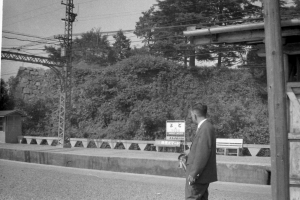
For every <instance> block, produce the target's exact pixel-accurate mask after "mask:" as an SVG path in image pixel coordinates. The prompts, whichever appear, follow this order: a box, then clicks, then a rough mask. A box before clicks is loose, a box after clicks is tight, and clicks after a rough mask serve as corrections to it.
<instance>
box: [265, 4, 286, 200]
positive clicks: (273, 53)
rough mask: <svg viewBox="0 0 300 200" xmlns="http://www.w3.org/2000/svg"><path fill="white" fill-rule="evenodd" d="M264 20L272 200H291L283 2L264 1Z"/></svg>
mask: <svg viewBox="0 0 300 200" xmlns="http://www.w3.org/2000/svg"><path fill="white" fill-rule="evenodd" d="M264 21H265V47H266V59H267V75H268V104H269V131H270V144H271V166H272V170H271V171H272V173H271V186H272V199H273V200H289V199H290V198H289V152H288V150H289V147H288V133H287V130H288V129H287V112H286V83H285V74H284V66H283V55H282V41H281V37H282V36H281V24H280V10H279V0H265V1H264Z"/></svg>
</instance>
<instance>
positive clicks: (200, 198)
mask: <svg viewBox="0 0 300 200" xmlns="http://www.w3.org/2000/svg"><path fill="white" fill-rule="evenodd" d="M208 186H209V183H204V184H203V183H194V184H193V185H189V182H188V180H186V184H185V199H186V200H192V199H193V200H208Z"/></svg>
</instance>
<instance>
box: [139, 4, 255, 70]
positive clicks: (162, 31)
mask: <svg viewBox="0 0 300 200" xmlns="http://www.w3.org/2000/svg"><path fill="white" fill-rule="evenodd" d="M157 2H158V4H157V9H155V8H154V7H151V8H150V9H149V10H148V11H146V12H143V13H142V14H143V16H141V17H140V20H139V22H137V23H136V31H135V34H136V35H137V36H139V37H142V38H144V41H145V43H146V45H147V46H149V48H150V51H151V53H152V54H154V55H157V54H158V55H162V56H164V57H166V58H170V59H172V60H179V61H183V60H184V61H185V62H186V57H187V56H189V57H190V65H193V64H194V59H195V58H197V59H198V60H214V59H217V60H218V64H219V65H220V63H221V62H222V63H225V64H230V63H232V62H233V61H235V60H236V58H238V54H236V53H235V51H237V49H238V47H236V46H233V45H231V46H225V47H224V46H216V45H209V46H203V47H197V48H195V47H194V46H193V45H191V42H189V41H188V40H187V39H186V38H184V37H183V33H182V32H183V31H184V30H185V29H186V27H187V26H189V25H193V26H195V25H196V26H197V27H198V28H201V27H210V26H215V25H219V26H223V25H229V24H235V23H241V22H243V20H245V19H244V18H245V17H248V19H247V21H249V20H250V19H249V17H255V18H256V17H259V16H261V8H259V7H258V6H256V5H254V4H252V0H211V1H203V0H187V1H180V0H165V1H160V0H158V1H157ZM216 47H222V48H220V49H219V48H216ZM230 49H231V51H230ZM215 55H217V56H215Z"/></svg>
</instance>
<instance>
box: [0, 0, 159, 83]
mask: <svg viewBox="0 0 300 200" xmlns="http://www.w3.org/2000/svg"><path fill="white" fill-rule="evenodd" d="M63 1H64V2H66V0H63ZM2 2H3V17H2V20H1V21H2V31H11V32H14V33H21V34H27V35H34V36H40V37H50V36H54V35H58V34H63V33H64V21H62V20H61V19H62V18H64V17H65V6H64V5H61V0H3V1H1V3H2ZM73 3H74V6H75V8H74V13H77V14H78V16H77V17H76V21H75V22H74V23H73V33H74V34H76V33H84V32H87V31H90V30H91V29H92V28H100V30H101V31H118V30H120V29H122V30H129V29H134V28H135V24H136V22H137V21H138V20H139V17H140V16H142V14H141V13H142V12H143V11H147V10H148V9H149V8H150V7H151V6H152V5H153V4H156V0H73ZM126 36H127V37H129V38H130V39H131V40H132V46H137V47H139V46H141V45H142V44H141V43H140V42H139V41H140V40H141V39H139V38H137V37H136V36H135V35H134V34H133V33H129V34H126ZM13 38H18V39H19V40H16V39H13ZM20 39H21V40H36V39H35V38H32V37H31V38H30V37H24V36H20V35H15V34H9V33H5V32H2V50H6V51H7V50H12V49H11V48H14V47H19V46H22V45H25V44H29V43H31V42H30V41H20ZM109 39H110V40H111V39H112V38H111V37H110V38H109ZM42 47H43V44H41V45H38V46H34V47H30V48H32V49H34V48H35V49H38V48H42ZM27 48H28V47H27ZM23 52H25V51H23ZM26 53H30V54H34V55H38V56H46V54H44V53H43V52H42V51H40V50H26ZM20 66H24V67H41V66H40V65H34V64H30V63H23V62H15V61H8V60H1V77H2V78H4V79H5V80H7V79H8V78H9V77H10V76H15V75H16V73H17V71H18V69H19V67H20Z"/></svg>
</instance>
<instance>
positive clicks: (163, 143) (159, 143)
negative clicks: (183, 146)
mask: <svg viewBox="0 0 300 200" xmlns="http://www.w3.org/2000/svg"><path fill="white" fill-rule="evenodd" d="M155 146H164V147H180V141H168V140H155Z"/></svg>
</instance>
